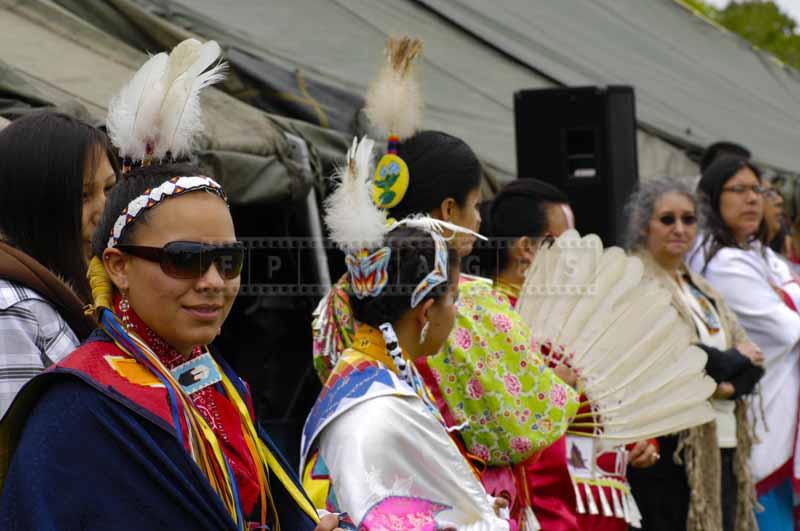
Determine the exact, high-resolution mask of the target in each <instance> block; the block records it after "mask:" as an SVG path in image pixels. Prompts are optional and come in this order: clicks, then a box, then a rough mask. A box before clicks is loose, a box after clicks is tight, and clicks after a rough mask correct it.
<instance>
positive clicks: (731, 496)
mask: <svg viewBox="0 0 800 531" xmlns="http://www.w3.org/2000/svg"><path fill="white" fill-rule="evenodd" d="M627 211H628V216H629V225H628V234H627V247H628V250H629V251H630V252H631V253H633V254H634V255H636V256H638V257H639V258H641V260H642V262H643V263H644V265H645V273H646V276H647V277H649V278H652V279H654V280H655V281H657V282H658V283H659V284H661V285H662V286H663V287H665V288H666V289H668V290H669V291H670V292H671V293H672V305H673V306H674V307H675V309H676V311H677V312H678V314H679V315H680V316H681V317H682V318H683V319H684V320H685V321H686V323H687V324H688V325H689V326H690V328H691V329H692V330H694V341H695V342H696V343H697V344H698V345H699V346H700V347H701V348H703V350H705V351H706V353H707V354H708V362H707V364H706V371H707V372H708V374H709V376H711V377H712V378H714V380H715V381H716V382H717V383H718V388H717V392H716V394H715V395H714V399H713V400H712V404H713V406H714V409H715V411H716V413H717V415H716V421H715V422H710V423H708V424H706V425H703V426H698V427H695V428H691V429H689V430H686V431H684V432H681V433H676V434H673V435H669V436H665V437H660V438H659V440H658V441H659V445H660V447H661V453H662V455H664V457H665V458H664V459H661V460H659V462H658V463H656V465H655V466H653V467H651V468H649V469H633V468H629V470H628V479H629V481H630V483H631V487H632V490H633V495H634V497H635V498H636V503H637V504H638V505H639V509H640V510H641V512H642V528H643V529H645V530H647V531H653V530H665V531H666V530H670V531H674V530H683V529H686V530H688V531H701V530H702V531H715V530H724V531H745V530H748V531H749V530H752V529H756V523H755V517H754V515H753V508H754V502H755V490H754V487H753V482H752V478H751V476H750V472H749V468H748V457H749V455H750V448H751V446H752V444H753V434H752V428H751V426H750V424H749V422H748V420H747V408H746V405H745V402H744V400H743V397H744V396H745V395H747V394H749V393H750V392H751V391H752V390H753V387H754V386H755V383H756V382H757V381H758V379H759V378H760V376H761V374H762V373H763V369H761V368H760V367H759V366H758V365H759V364H760V363H761V362H762V360H763V358H762V356H761V353H760V351H759V350H758V348H757V347H756V346H755V345H754V344H753V343H752V342H750V341H749V340H748V338H747V334H746V333H745V332H744V330H743V329H742V327H741V326H739V324H738V322H737V321H736V318H735V316H734V315H733V313H732V312H731V310H730V309H729V308H728V306H727V305H726V304H725V302H724V301H723V300H722V298H721V297H720V296H719V295H718V294H717V293H716V292H715V291H714V290H713V289H711V287H710V286H709V285H708V284H707V283H706V282H705V281H704V280H703V278H702V277H700V276H699V275H695V274H694V273H692V272H691V271H689V269H688V268H687V267H686V264H685V263H684V259H685V257H686V255H687V253H688V252H689V250H690V249H691V248H692V245H693V244H694V240H695V237H696V236H697V221H698V215H697V205H696V202H695V199H694V196H693V194H692V193H691V191H690V189H689V188H688V186H687V185H686V184H685V183H684V182H682V181H680V180H678V179H675V178H669V177H663V178H659V179H654V180H651V181H647V182H644V183H642V184H641V186H640V188H639V190H638V191H637V192H635V193H634V194H633V196H632V197H631V199H630V200H629V203H628V205H627ZM733 486H735V487H734V488H732V487H733Z"/></svg>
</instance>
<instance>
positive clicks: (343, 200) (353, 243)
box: [325, 136, 389, 252]
mask: <svg viewBox="0 0 800 531" xmlns="http://www.w3.org/2000/svg"><path fill="white" fill-rule="evenodd" d="M374 146H375V142H374V141H373V140H372V139H370V138H367V137H366V136H365V137H364V138H362V139H361V141H360V142H359V141H358V138H354V139H353V145H352V147H351V148H350V150H349V151H348V152H347V160H346V163H345V165H344V167H342V168H341V169H340V170H339V172H338V173H337V176H336V179H337V180H338V181H339V186H338V187H337V188H336V190H334V191H333V193H331V195H329V196H328V197H327V198H326V199H325V224H326V225H327V226H328V229H330V233H331V239H332V240H333V241H334V242H336V244H337V245H338V246H339V248H341V249H342V250H343V251H345V252H356V251H358V250H360V249H363V248H368V249H375V248H377V247H380V246H381V245H383V238H384V236H385V235H386V233H387V232H388V230H389V229H388V227H387V226H386V212H385V211H384V210H381V209H379V208H378V207H377V206H376V205H375V203H374V202H373V201H372V187H371V172H370V166H371V161H372V148H373V147H374Z"/></svg>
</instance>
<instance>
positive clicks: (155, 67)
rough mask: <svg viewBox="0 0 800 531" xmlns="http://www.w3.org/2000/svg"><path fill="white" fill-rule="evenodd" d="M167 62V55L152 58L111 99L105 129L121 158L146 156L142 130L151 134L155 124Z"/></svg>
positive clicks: (162, 54)
mask: <svg viewBox="0 0 800 531" xmlns="http://www.w3.org/2000/svg"><path fill="white" fill-rule="evenodd" d="M168 62H169V56H168V55H167V54H166V53H159V54H157V55H154V56H152V57H151V58H150V59H148V60H147V62H146V63H145V64H144V65H143V66H142V67H141V68H140V69H139V70H138V71H137V72H136V74H135V75H134V76H133V78H132V79H131V80H130V81H129V82H128V83H127V84H126V85H125V86H124V87H122V90H120V92H119V93H118V94H117V95H116V96H114V97H113V98H112V99H111V103H110V104H109V106H108V116H107V118H106V127H107V128H108V134H109V137H110V138H111V142H112V143H113V144H114V145H115V146H116V147H117V148H118V149H119V152H120V155H122V156H123V157H130V158H132V159H135V160H141V159H143V158H144V156H145V150H146V142H147V138H143V137H144V136H145V135H142V134H141V130H143V129H144V130H150V128H151V127H152V126H153V124H154V122H155V120H154V114H153V112H152V108H153V107H155V103H156V101H157V103H158V107H160V105H161V100H162V99H163V77H164V74H165V72H166V70H167V65H168ZM155 115H157V112H156V113H155ZM137 130H139V131H140V134H137Z"/></svg>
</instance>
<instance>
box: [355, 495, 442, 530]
mask: <svg viewBox="0 0 800 531" xmlns="http://www.w3.org/2000/svg"><path fill="white" fill-rule="evenodd" d="M448 508H449V507H447V506H446V505H442V504H439V503H436V502H432V501H429V500H424V499H421V498H411V497H405V496H391V497H389V498H385V499H383V500H381V501H380V502H378V504H376V505H375V506H374V507H372V509H370V510H369V512H368V513H367V514H366V515H365V516H364V518H363V519H362V520H361V525H360V526H359V527H358V529H359V531H395V530H397V531H436V529H438V527H437V524H436V514H437V513H439V512H441V511H444V510H445V509H448Z"/></svg>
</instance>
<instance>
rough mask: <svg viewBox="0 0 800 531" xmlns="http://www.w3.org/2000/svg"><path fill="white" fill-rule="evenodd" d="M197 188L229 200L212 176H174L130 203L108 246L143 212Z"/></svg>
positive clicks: (118, 219) (114, 229)
mask: <svg viewBox="0 0 800 531" xmlns="http://www.w3.org/2000/svg"><path fill="white" fill-rule="evenodd" d="M197 190H207V191H209V192H212V193H215V194H217V195H218V196H220V197H221V198H222V199H224V200H225V201H226V202H227V198H226V196H225V192H224V191H223V190H222V187H221V186H220V185H219V184H218V183H217V182H216V181H215V180H214V179H212V178H211V177H204V176H201V175H196V176H179V177H173V178H172V179H170V180H168V181H166V182H163V183H161V184H160V185H158V186H156V187H155V188H150V189H148V190H145V191H144V193H143V194H142V195H140V196H139V197H137V198H136V199H134V200H132V201H131V202H130V203H128V206H127V207H126V208H125V210H123V211H122V214H120V216H119V217H118V218H117V221H116V222H115V223H114V227H113V228H112V229H111V235H110V237H109V238H108V244H107V246H108V247H115V246H116V245H117V243H118V242H119V239H120V237H121V236H122V231H124V230H125V227H127V226H128V224H129V223H130V222H132V221H133V220H134V219H136V217H137V216H138V215H140V214H141V213H142V212H144V211H146V210H148V209H150V208H153V207H154V206H156V205H157V204H159V203H160V202H161V201H163V200H164V199H165V198H167V197H173V196H176V195H181V194H185V193H186V192H194V191H197Z"/></svg>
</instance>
